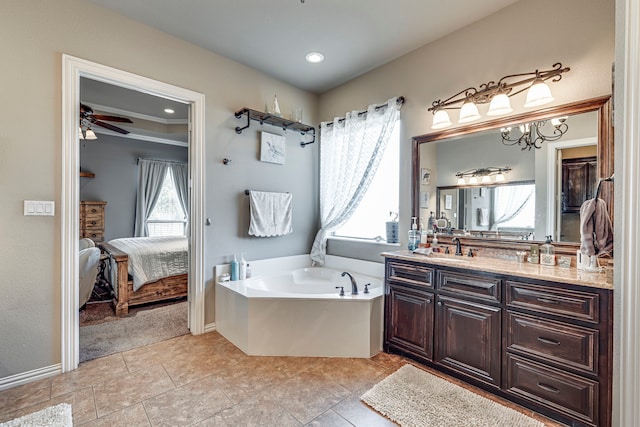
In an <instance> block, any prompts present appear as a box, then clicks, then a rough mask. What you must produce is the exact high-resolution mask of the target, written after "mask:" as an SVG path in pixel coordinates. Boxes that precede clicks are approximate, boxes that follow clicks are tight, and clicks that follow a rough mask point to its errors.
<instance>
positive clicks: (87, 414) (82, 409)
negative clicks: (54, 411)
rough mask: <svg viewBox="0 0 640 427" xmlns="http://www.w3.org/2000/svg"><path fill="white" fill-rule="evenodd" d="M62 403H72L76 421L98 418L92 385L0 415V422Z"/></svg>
mask: <svg viewBox="0 0 640 427" xmlns="http://www.w3.org/2000/svg"><path fill="white" fill-rule="evenodd" d="M61 403H68V404H70V405H71V409H72V411H73V420H74V422H75V423H83V422H86V421H90V420H95V419H96V407H95V401H94V399H93V389H92V388H91V387H87V388H84V389H82V390H76V391H74V392H73V393H68V394H65V395H62V396H57V397H54V398H52V399H49V400H45V401H44V402H39V403H36V404H35V405H31V406H27V407H25V408H22V409H19V410H17V411H14V412H10V413H6V414H3V415H0V422H6V421H9V420H12V419H14V418H18V417H22V416H24V415H27V414H31V413H34V412H37V411H40V410H42V409H45V408H48V407H49V406H55V405H59V404H61Z"/></svg>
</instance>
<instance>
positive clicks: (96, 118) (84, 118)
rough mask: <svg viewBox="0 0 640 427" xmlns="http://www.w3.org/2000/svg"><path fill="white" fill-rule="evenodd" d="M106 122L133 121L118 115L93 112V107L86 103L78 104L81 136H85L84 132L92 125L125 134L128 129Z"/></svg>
mask: <svg viewBox="0 0 640 427" xmlns="http://www.w3.org/2000/svg"><path fill="white" fill-rule="evenodd" d="M106 122H117V123H133V122H132V121H131V119H128V118H126V117H118V116H105V115H102V114H93V108H91V107H89V106H88V105H86V104H82V103H81V104H80V129H81V131H82V136H83V137H85V136H86V132H87V131H88V130H91V127H92V126H93V125H95V126H100V127H103V128H105V129H109V130H112V131H114V132H118V133H121V134H123V135H126V134H128V133H129V131H128V130H124V129H122V128H120V127H118V126H114V125H112V124H110V123H106Z"/></svg>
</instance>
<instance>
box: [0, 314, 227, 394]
mask: <svg viewBox="0 0 640 427" xmlns="http://www.w3.org/2000/svg"><path fill="white" fill-rule="evenodd" d="M214 326H215V325H214ZM61 373H62V364H61V363H56V364H55V365H51V366H45V367H44V368H38V369H34V370H32V371H27V372H23V373H21V374H16V375H11V376H9V377H4V378H0V391H2V390H6V389H9V388H13V387H16V386H19V385H22V384H27V383H30V382H33V381H37V380H41V379H44V378H48V377H52V376H54V375H58V374H61Z"/></svg>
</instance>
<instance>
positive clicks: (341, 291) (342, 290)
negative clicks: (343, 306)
mask: <svg viewBox="0 0 640 427" xmlns="http://www.w3.org/2000/svg"><path fill="white" fill-rule="evenodd" d="M336 289H340V296H341V297H343V296H344V286H336Z"/></svg>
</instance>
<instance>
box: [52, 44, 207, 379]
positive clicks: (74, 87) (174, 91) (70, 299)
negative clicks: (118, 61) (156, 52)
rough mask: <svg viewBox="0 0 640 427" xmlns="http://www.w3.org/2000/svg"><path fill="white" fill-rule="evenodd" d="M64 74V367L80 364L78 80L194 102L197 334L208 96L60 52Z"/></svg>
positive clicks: (195, 328) (192, 289)
mask: <svg viewBox="0 0 640 427" xmlns="http://www.w3.org/2000/svg"><path fill="white" fill-rule="evenodd" d="M62 75H63V84H62V131H63V135H62V146H63V147H62V148H63V149H62V179H63V182H62V195H61V201H60V207H61V208H60V211H61V233H62V235H61V243H62V244H61V260H62V268H61V271H62V281H61V285H62V289H61V314H62V315H61V343H62V346H61V347H62V348H61V365H62V371H63V372H66V371H69V370H73V369H75V368H77V366H78V360H79V315H78V309H79V306H78V292H79V289H78V288H79V285H78V279H79V277H78V241H79V229H78V224H79V206H80V200H79V179H80V177H79V170H80V161H79V144H78V141H79V114H80V93H79V92H80V79H81V78H83V77H85V78H88V79H91V80H96V81H100V82H104V83H108V84H111V85H114V86H118V87H122V88H126V89H131V90H134V91H138V92H143V93H146V94H150V95H154V96H158V97H161V98H165V99H169V100H173V101H176V102H181V103H184V104H189V105H190V117H189V138H188V139H189V145H190V149H189V187H190V198H189V220H188V222H189V225H190V226H189V235H188V241H189V249H190V255H191V256H190V258H189V283H188V296H189V298H188V301H189V319H188V323H189V329H190V331H191V333H192V334H194V335H198V334H201V333H203V332H204V268H203V265H204V249H203V229H202V226H203V206H204V161H203V159H204V95H203V94H200V93H197V92H193V91H190V90H188V89H183V88H180V87H177V86H173V85H170V84H167V83H162V82H159V81H156V80H152V79H149V78H146V77H142V76H139V75H136V74H132V73H128V72H125V71H122V70H118V69H115V68H111V67H107V66H104V65H101V64H96V63H93V62H90V61H86V60H83V59H79V58H75V57H72V56H69V55H63V57H62Z"/></svg>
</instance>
